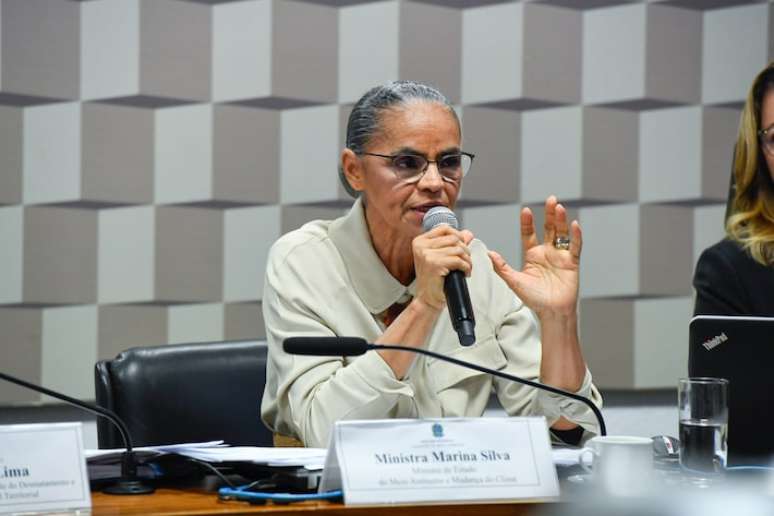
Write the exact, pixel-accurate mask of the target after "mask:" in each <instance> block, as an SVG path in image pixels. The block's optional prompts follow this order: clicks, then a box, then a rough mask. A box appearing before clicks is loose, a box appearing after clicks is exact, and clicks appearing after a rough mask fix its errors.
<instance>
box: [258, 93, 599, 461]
mask: <svg viewBox="0 0 774 516" xmlns="http://www.w3.org/2000/svg"><path fill="white" fill-rule="evenodd" d="M461 142H462V128H461V125H460V121H459V119H458V118H457V115H456V114H455V112H454V110H453V109H452V107H451V105H450V104H449V102H448V101H447V99H446V98H445V97H444V96H443V95H442V94H441V93H440V92H438V91H437V90H435V89H433V88H431V87H429V86H427V85H424V84H420V83H416V82H411V81H396V82H391V83H389V84H386V85H384V86H379V87H376V88H373V89H371V90H370V91H368V92H367V93H366V94H365V95H363V97H362V98H361V99H360V100H359V101H358V102H357V103H356V104H355V106H354V107H353V109H352V113H351V115H350V117H349V123H348V125H347V147H346V148H345V149H344V150H343V151H342V153H341V169H340V174H341V176H342V179H343V181H344V182H345V184H346V185H347V187H348V188H349V189H350V191H351V192H353V193H355V194H356V195H357V199H356V200H355V202H354V205H353V206H352V209H351V210H350V211H349V213H348V214H347V215H345V216H344V217H341V218H339V219H336V220H333V221H313V222H310V223H308V224H306V225H305V226H303V227H302V228H300V229H298V230H296V231H292V232H290V233H288V234H286V235H284V236H283V237H281V238H280V239H279V240H278V241H277V242H276V243H275V244H274V246H273V247H272V249H271V251H270V253H269V260H268V267H267V270H266V282H265V291H264V296H263V311H264V320H265V323H266V332H267V340H268V343H269V362H268V366H267V368H268V369H267V383H266V390H265V392H264V397H263V403H262V407H261V413H262V417H263V420H264V422H265V423H266V424H267V425H268V426H269V428H271V429H272V430H273V431H274V432H275V435H276V436H278V438H281V437H290V438H292V439H296V440H298V441H300V442H301V443H303V444H304V445H306V446H317V447H325V446H327V444H328V438H329V435H330V432H331V428H332V425H333V423H334V422H335V421H337V420H340V419H377V418H397V417H400V418H406V417H446V416H471V417H475V416H480V415H481V414H482V413H483V412H484V409H485V408H486V406H487V402H488V400H489V396H490V394H491V393H492V392H493V391H494V392H495V393H496V395H497V397H498V399H499V401H500V403H501V404H502V406H503V408H504V409H505V411H506V412H507V413H508V414H511V415H544V416H546V418H547V420H548V423H549V426H550V427H551V429H552V431H554V433H555V435H558V436H561V437H562V438H565V439H568V440H575V441H577V440H580V439H581V438H586V437H588V436H590V435H592V434H594V433H596V432H597V431H598V429H597V423H596V420H595V419H594V416H593V414H592V412H591V411H590V410H589V409H588V408H587V407H585V406H583V405H581V404H578V403H575V402H572V401H570V400H567V399H564V398H561V397H559V396H557V395H553V394H551V393H546V392H543V391H537V390H535V389H533V388H531V387H526V386H524V385H521V384H515V383H511V382H507V381H505V380H502V379H498V378H492V377H490V376H489V375H484V374H481V373H479V372H477V371H470V370H467V369H462V368H459V367H457V366H454V365H452V364H448V363H444V362H440V361H435V360H432V359H427V358H425V357H422V356H416V355H414V354H413V353H405V352H399V351H379V352H374V353H367V354H365V355H363V356H360V357H356V358H349V357H307V356H293V355H289V354H287V353H285V352H284V351H283V350H282V342H283V341H284V340H285V339H286V338H288V337H292V336H358V337H362V338H365V339H367V340H368V341H370V342H377V343H382V344H402V345H406V346H413V347H417V348H425V349H430V350H433V351H437V352H440V353H445V354H453V355H454V356H455V357H456V358H459V359H462V360H467V361H471V362H475V363H478V364H481V365H484V366H486V367H490V368H494V369H499V370H502V371H504V372H508V373H511V374H515V375H519V376H522V377H526V378H529V379H532V380H539V381H541V382H543V383H545V384H548V385H553V386H556V387H559V388H562V389H566V390H569V391H573V392H577V393H579V394H581V395H585V396H588V397H590V398H592V400H593V401H594V402H595V403H596V404H597V405H601V402H602V401H601V397H600V395H599V393H598V391H597V390H596V388H595V387H594V386H593V385H592V382H591V375H590V373H589V371H588V369H587V367H586V364H585V361H584V359H583V355H582V353H581V348H580V344H579V339H578V317H577V308H576V307H577V300H578V276H579V265H580V253H581V229H580V226H579V225H578V222H577V221H573V222H572V223H569V222H568V220H567V212H566V210H565V208H564V207H563V206H562V205H561V204H559V203H558V202H557V200H556V198H555V197H553V196H552V197H549V198H548V200H547V201H546V203H545V221H546V222H545V229H544V235H543V243H540V241H539V240H538V237H537V235H536V233H535V227H534V220H533V216H532V213H531V211H530V210H529V209H528V208H524V209H523V210H522V212H521V221H520V222H521V237H522V244H523V252H524V266H523V269H522V271H516V270H514V269H513V268H511V267H510V266H509V265H508V264H507V263H506V262H505V260H503V258H502V257H501V256H500V255H499V254H497V253H496V252H494V251H488V250H487V249H486V247H485V245H484V243H482V242H481V241H479V240H477V239H475V238H474V236H473V234H472V233H471V232H470V231H467V230H461V231H458V230H456V229H454V228H452V227H450V226H448V225H440V226H437V227H435V228H434V229H432V230H430V231H427V232H424V231H423V229H422V219H423V217H424V215H425V213H426V212H427V211H428V210H429V209H430V208H432V207H435V206H444V207H447V208H450V209H454V205H455V203H456V201H457V198H458V196H459V193H460V188H461V187H462V181H463V177H464V176H465V175H466V174H467V172H469V170H470V168H471V166H472V162H473V154H470V153H467V152H464V151H463V150H462V147H461ZM568 240H569V244H568ZM454 270H459V271H463V272H464V273H465V275H466V276H467V277H468V288H469V291H470V297H471V302H472V305H473V307H474V310H475V315H476V329H475V337H476V341H475V344H474V345H472V346H470V347H460V346H459V344H458V340H457V335H456V333H455V331H454V329H453V328H452V325H451V323H450V320H449V318H448V317H446V316H442V312H443V311H444V308H445V306H446V298H445V296H444V290H443V283H444V277H445V276H446V275H447V274H449V272H450V271H454ZM535 316H536V317H535ZM538 325H539V328H538Z"/></svg>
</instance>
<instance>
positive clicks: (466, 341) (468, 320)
mask: <svg viewBox="0 0 774 516" xmlns="http://www.w3.org/2000/svg"><path fill="white" fill-rule="evenodd" d="M441 224H447V225H449V226H451V227H453V228H454V229H459V224H458V223H457V217H456V216H455V215H454V212H453V211H451V210H450V209H449V208H447V207H446V206H434V207H433V208H430V209H429V210H428V211H427V213H425V216H424V217H423V218H422V228H423V229H424V230H425V231H430V230H431V229H433V228H434V227H436V226H439V225H441ZM443 292H444V294H446V306H448V307H449V316H450V317H451V323H452V327H453V328H454V331H456V332H457V337H459V339H460V344H462V345H463V346H470V345H472V344H473V343H474V342H476V332H475V328H476V318H475V317H474V316H473V306H472V305H471V304H470V294H469V293H468V282H467V281H466V280H465V274H464V273H463V272H462V271H451V272H450V273H449V274H447V275H446V277H445V278H444V280H443Z"/></svg>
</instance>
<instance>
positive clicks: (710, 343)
mask: <svg viewBox="0 0 774 516" xmlns="http://www.w3.org/2000/svg"><path fill="white" fill-rule="evenodd" d="M727 340H728V337H727V336H726V333H725V332H723V333H721V334H720V335H717V336H715V337H712V338H711V339H709V340H707V341H705V342H704V343H703V344H702V346H704V347H705V348H707V351H709V350H711V349H712V348H715V347H717V346H719V345H721V344H723V343H724V342H725V341H727Z"/></svg>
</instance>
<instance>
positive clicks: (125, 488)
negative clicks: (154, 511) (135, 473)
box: [102, 479, 156, 495]
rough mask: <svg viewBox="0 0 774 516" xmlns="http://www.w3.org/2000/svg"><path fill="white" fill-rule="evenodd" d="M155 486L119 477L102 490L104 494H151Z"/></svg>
mask: <svg viewBox="0 0 774 516" xmlns="http://www.w3.org/2000/svg"><path fill="white" fill-rule="evenodd" d="M154 491H156V488H155V487H153V486H149V485H148V484H145V483H143V482H142V481H141V480H128V479H121V480H119V481H118V482H116V483H115V484H113V485H110V486H107V487H106V488H104V489H103V490H102V492H103V493H105V494H112V495H141V494H151V493H153V492H154Z"/></svg>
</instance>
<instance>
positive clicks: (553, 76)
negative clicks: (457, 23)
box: [462, 3, 582, 109]
mask: <svg viewBox="0 0 774 516" xmlns="http://www.w3.org/2000/svg"><path fill="white" fill-rule="evenodd" d="M462 23H463V53H462V77H463V84H462V100H463V101H464V102H465V103H493V104H494V105H497V106H501V107H507V108H511V109H529V108H534V107H540V106H543V107H545V106H546V105H551V104H554V103H567V102H577V101H578V99H579V97H580V70H581V48H582V45H581V34H582V17H581V14H580V13H579V12H577V11H572V10H568V9H558V8H555V7H551V6H544V5H529V4H515V3H509V4H504V5H495V6H488V7H481V8H477V9H469V10H467V11H465V12H464V14H463V22H462ZM487 32H489V33H496V34H498V35H500V37H497V38H494V37H480V36H479V35H480V34H483V33H487ZM568 78H569V80H568Z"/></svg>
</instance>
